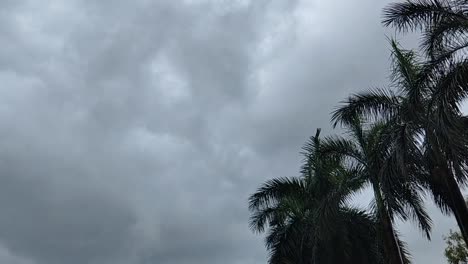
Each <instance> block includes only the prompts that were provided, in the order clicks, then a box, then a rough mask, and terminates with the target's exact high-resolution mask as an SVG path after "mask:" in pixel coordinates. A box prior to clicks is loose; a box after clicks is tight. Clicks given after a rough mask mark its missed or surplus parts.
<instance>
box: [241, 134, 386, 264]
mask: <svg viewBox="0 0 468 264" xmlns="http://www.w3.org/2000/svg"><path fill="white" fill-rule="evenodd" d="M319 132H320V130H318V131H317V134H316V135H315V136H314V137H311V139H310V141H308V142H307V144H306V145H305V146H304V148H303V149H304V155H305V159H304V164H303V166H302V169H301V176H300V177H292V178H276V179H273V180H270V181H267V182H266V183H264V184H263V185H262V186H261V187H260V188H259V189H258V190H257V192H255V193H254V194H253V195H251V197H250V199H249V209H250V211H251V212H252V216H251V228H252V229H253V230H254V231H256V232H264V231H266V229H268V234H267V238H266V246H267V248H268V250H269V251H270V258H269V263H271V264H279V263H281V264H284V263H294V264H312V263H314V264H324V263H330V264H331V263H369V264H370V263H382V258H381V254H380V249H381V246H380V245H379V243H377V242H378V240H377V232H376V221H375V219H374V218H373V217H372V216H370V215H368V214H366V213H365V212H363V211H361V210H359V209H356V208H352V207H350V206H348V204H347V201H348V199H349V198H350V195H351V194H352V193H353V192H354V191H355V190H357V189H359V188H361V186H362V181H361V179H360V178H357V177H353V175H354V171H352V170H348V169H345V168H344V167H343V166H341V162H342V161H341V160H340V159H337V158H329V157H326V156H323V155H321V154H320V152H319V148H320V144H321V143H320V139H319Z"/></svg>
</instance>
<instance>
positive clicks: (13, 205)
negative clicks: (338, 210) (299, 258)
mask: <svg viewBox="0 0 468 264" xmlns="http://www.w3.org/2000/svg"><path fill="white" fill-rule="evenodd" d="M356 4H357V3H353V2H349V3H341V2H340V3H338V1H326V2H324V1H320V2H319V1H299V0H297V1H288V2H286V1H266V0H259V1H257V0H255V1H248V0H238V1H223V0H191V1H189V0H185V1H182V0H181V1H169V0H168V1H165V0H161V1H146V0H137V1H86V0H82V1H80V0H73V1H66V2H63V1H47V3H44V2H38V1H32V0H30V1H2V2H1V4H0V5H1V8H0V22H1V23H0V33H1V34H0V40H1V43H2V48H1V49H0V81H1V83H2V85H1V86H0V164H1V166H0V175H1V176H0V210H1V212H0V261H2V262H5V263H15V264H16V263H18V264H42V263H48V264H49V263H51V264H55V263H91V264H93V263H96V264H97V263H99V264H101V263H117V264H118V263H135V264H139V263H162V264H165V263H167V264H172V263H174V264H183V263H219V262H223V263H232V264H235V263H264V262H265V259H266V252H265V249H264V247H263V244H262V237H261V236H256V235H254V234H252V233H251V232H250V231H249V230H248V222H247V221H248V211H247V197H248V195H249V194H250V193H251V192H252V191H254V190H255V188H256V187H257V186H258V185H259V184H260V183H261V182H262V181H264V180H265V179H267V178H271V177H275V176H286V175H295V174H296V173H297V171H298V162H299V161H300V157H299V155H298V152H299V148H300V146H301V145H302V143H303V142H304V141H305V140H306V138H307V137H308V136H309V135H310V134H312V133H313V132H314V130H315V128H316V127H322V128H324V130H325V131H326V132H327V133H330V132H331V129H330V125H329V113H330V112H331V110H332V109H333V107H334V106H335V105H336V104H337V102H338V101H339V100H341V99H342V98H344V97H345V96H346V95H347V94H348V93H349V92H352V91H357V90H361V89H366V88H368V87H371V86H374V85H382V84H385V82H386V76H387V67H388V65H387V63H388V56H389V54H388V47H387V43H386V39H385V34H388V32H387V31H385V30H384V29H383V28H382V27H381V25H380V24H379V21H380V12H381V11H380V10H381V8H382V7H383V6H384V4H385V3H384V2H378V1H371V0H366V1H361V2H359V8H357V7H356ZM337 18H339V19H337ZM409 42H411V40H410V41H409ZM366 198H367V197H364V198H363V200H365V199H366ZM434 211H435V210H434ZM436 221H438V223H439V222H440V223H441V224H440V228H439V227H438V229H437V230H439V231H438V233H437V235H439V234H442V233H444V232H446V231H447V230H448V228H449V227H453V226H454V224H453V221H450V220H447V218H443V217H441V216H437V220H436ZM401 229H402V232H403V233H404V234H405V237H406V238H407V240H408V241H409V242H410V246H411V247H412V248H414V249H415V260H416V262H419V261H418V260H426V259H427V258H430V260H431V261H434V262H433V263H440V262H441V260H442V255H441V247H442V244H443V242H442V241H441V239H439V238H438V240H437V241H436V242H435V243H433V244H428V243H426V242H423V240H422V239H421V236H420V235H419V234H418V233H417V231H415V230H413V229H411V228H406V227H405V226H402V228H401ZM429 247H434V248H437V250H433V251H431V254H427V253H426V254H424V253H423V249H427V248H429ZM425 263H430V262H429V261H427V262H425Z"/></svg>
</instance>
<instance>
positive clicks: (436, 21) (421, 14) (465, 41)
mask: <svg viewBox="0 0 468 264" xmlns="http://www.w3.org/2000/svg"><path fill="white" fill-rule="evenodd" d="M383 23H384V25H386V26H394V27H395V28H396V29H397V30H399V31H408V30H423V38H422V47H423V49H424V50H425V51H426V52H427V54H428V55H429V56H430V57H431V58H432V59H433V60H436V61H440V60H445V59H450V58H452V57H453V56H454V55H455V54H460V53H465V54H466V48H467V47H468V1H466V0H410V1H405V2H402V3H393V4H390V5H389V6H388V7H387V8H385V9H384V20H383Z"/></svg>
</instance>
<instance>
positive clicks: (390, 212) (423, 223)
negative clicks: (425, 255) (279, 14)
mask: <svg viewBox="0 0 468 264" xmlns="http://www.w3.org/2000/svg"><path fill="white" fill-rule="evenodd" d="M350 121H351V122H348V123H347V124H348V126H347V128H348V130H347V132H348V134H349V135H350V137H349V138H345V137H329V138H327V139H325V140H324V142H323V143H322V148H321V149H322V153H323V155H333V156H338V157H345V158H346V160H347V162H348V164H349V166H352V167H353V168H355V169H354V173H355V177H358V178H360V179H361V181H363V182H366V183H369V184H370V186H371V188H372V190H373V193H374V202H373V211H374V215H375V218H376V219H377V221H378V223H379V230H378V231H379V235H380V239H381V240H382V245H383V251H384V256H385V260H386V263H392V264H393V263H408V262H409V261H408V257H407V256H406V254H405V253H404V250H403V249H402V244H401V241H400V240H399V239H398V235H397V233H396V231H395V228H394V226H393V225H394V218H395V216H399V217H400V218H401V219H403V220H408V218H410V217H411V218H413V219H414V220H416V222H417V223H418V224H419V227H420V228H421V229H422V231H424V232H425V233H426V235H427V237H428V238H429V233H430V229H431V220H430V219H429V217H428V215H427V214H426V212H425V209H424V205H423V201H422V199H421V197H420V195H419V192H420V191H421V188H420V187H419V185H418V182H417V181H416V179H412V178H407V177H402V176H403V175H404V172H403V170H406V171H410V170H413V169H415V168H414V167H411V166H405V167H404V168H403V169H402V168H400V167H393V166H391V165H392V164H393V163H394V158H396V156H395V155H394V153H395V152H394V149H395V146H394V145H392V142H391V141H390V140H389V139H388V138H387V136H386V134H385V132H386V129H388V126H387V124H384V123H375V124H372V125H371V126H370V127H369V128H368V129H364V128H363V127H362V123H361V120H359V118H355V119H354V120H350Z"/></svg>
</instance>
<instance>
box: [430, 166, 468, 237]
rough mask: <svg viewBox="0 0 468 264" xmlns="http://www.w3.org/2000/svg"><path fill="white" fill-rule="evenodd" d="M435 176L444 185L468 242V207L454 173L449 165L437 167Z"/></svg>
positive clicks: (434, 172)
mask: <svg viewBox="0 0 468 264" xmlns="http://www.w3.org/2000/svg"><path fill="white" fill-rule="evenodd" d="M434 177H435V178H436V181H439V182H440V183H441V184H442V186H443V187H444V189H445V190H443V192H444V194H445V196H446V199H447V202H449V206H450V209H451V210H452V212H453V214H454V215H455V219H456V220H457V224H458V227H459V228H460V231H461V234H462V235H463V238H464V240H465V243H467V244H468V208H467V206H466V202H465V198H464V197H463V194H462V193H461V191H460V187H459V186H458V183H457V181H456V180H455V177H454V175H453V173H451V172H450V170H449V169H448V168H447V167H446V168H444V169H442V168H440V167H436V168H435V169H434V171H433V178H434Z"/></svg>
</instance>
